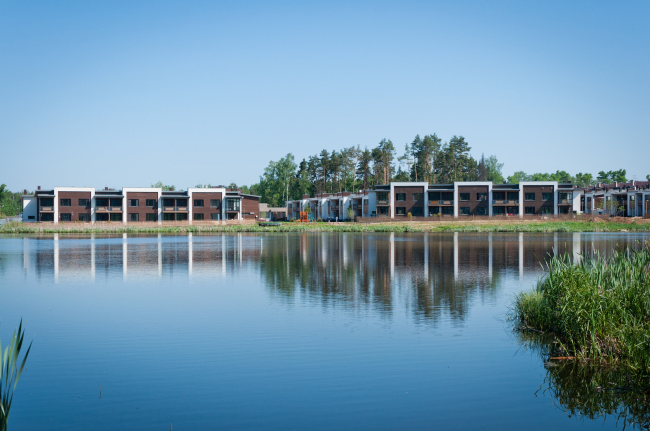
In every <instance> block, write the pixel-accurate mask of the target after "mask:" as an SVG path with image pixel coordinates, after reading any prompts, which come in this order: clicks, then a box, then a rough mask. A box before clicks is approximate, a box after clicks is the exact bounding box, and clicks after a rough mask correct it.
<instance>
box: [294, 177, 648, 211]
mask: <svg viewBox="0 0 650 431" xmlns="http://www.w3.org/2000/svg"><path fill="white" fill-rule="evenodd" d="M349 208H351V211H349V210H348V209H349ZM301 211H307V212H308V213H309V217H310V218H311V219H313V220H317V219H321V220H331V219H333V218H337V217H338V220H350V219H353V218H355V217H387V218H391V219H396V218H400V217H407V216H408V214H411V216H413V217H434V216H438V215H440V216H452V217H464V216H484V217H492V216H513V217H521V218H523V217H525V216H551V217H552V216H562V215H570V214H583V213H585V214H595V215H599V214H605V215H612V216H614V215H623V216H628V217H635V216H636V217H643V216H644V215H645V214H650V184H649V183H648V181H644V182H636V181H633V182H631V183H625V184H622V183H618V184H614V185H604V184H598V185H596V186H591V187H586V188H585V187H577V186H575V185H573V184H571V183H558V182H556V181H526V182H520V183H518V184H496V183H492V182H491V181H468V182H456V183H454V184H427V183H424V182H392V183H390V184H385V185H377V186H375V188H374V189H372V190H363V191H359V192H358V193H350V192H341V193H331V194H330V193H323V194H319V195H316V196H314V197H311V196H309V195H304V196H303V197H302V199H299V200H293V201H288V202H287V218H288V219H290V220H291V219H298V218H299V217H300V212H301Z"/></svg>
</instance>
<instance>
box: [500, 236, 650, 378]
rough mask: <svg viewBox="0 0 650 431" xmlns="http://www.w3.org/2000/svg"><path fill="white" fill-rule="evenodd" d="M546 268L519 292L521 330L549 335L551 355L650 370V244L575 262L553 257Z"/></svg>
mask: <svg viewBox="0 0 650 431" xmlns="http://www.w3.org/2000/svg"><path fill="white" fill-rule="evenodd" d="M547 265H548V273H547V274H546V275H545V276H544V277H543V278H542V279H541V280H540V281H539V282H538V284H537V286H536V288H535V289H534V290H533V291H530V292H523V293H520V294H519V295H517V297H516V298H515V302H514V305H513V310H512V311H513V314H512V318H513V319H514V320H515V321H516V322H517V325H518V328H519V329H521V330H533V331H538V332H542V333H547V334H551V335H552V336H553V338H554V343H553V344H552V346H553V352H551V356H553V355H555V356H563V357H573V358H575V359H577V360H580V361H594V362H599V363H608V364H610V365H616V366H624V367H626V368H628V369H632V370H636V371H637V372H641V373H643V374H647V373H648V372H649V371H650V244H646V246H644V247H642V248H641V249H639V250H632V249H630V248H627V249H625V250H624V251H620V252H619V251H614V252H612V254H611V256H610V257H604V256H602V255H600V254H598V253H596V254H594V255H593V256H591V257H585V258H584V259H582V260H581V261H580V262H579V263H575V262H572V261H571V258H570V256H569V255H555V256H552V257H551V258H550V259H549V260H548V262H547Z"/></svg>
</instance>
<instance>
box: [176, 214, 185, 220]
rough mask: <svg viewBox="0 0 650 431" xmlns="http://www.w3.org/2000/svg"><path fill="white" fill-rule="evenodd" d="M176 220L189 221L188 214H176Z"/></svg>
mask: <svg viewBox="0 0 650 431" xmlns="http://www.w3.org/2000/svg"><path fill="white" fill-rule="evenodd" d="M176 220H180V221H183V220H187V213H177V214H176Z"/></svg>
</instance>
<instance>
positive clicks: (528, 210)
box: [525, 207, 535, 215]
mask: <svg viewBox="0 0 650 431" xmlns="http://www.w3.org/2000/svg"><path fill="white" fill-rule="evenodd" d="M525 214H527V215H535V207H526V212H525Z"/></svg>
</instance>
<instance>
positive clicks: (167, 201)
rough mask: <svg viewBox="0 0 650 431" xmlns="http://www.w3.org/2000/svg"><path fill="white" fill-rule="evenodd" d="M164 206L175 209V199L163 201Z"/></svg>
mask: <svg viewBox="0 0 650 431" xmlns="http://www.w3.org/2000/svg"><path fill="white" fill-rule="evenodd" d="M163 206H164V207H173V206H174V199H163Z"/></svg>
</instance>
